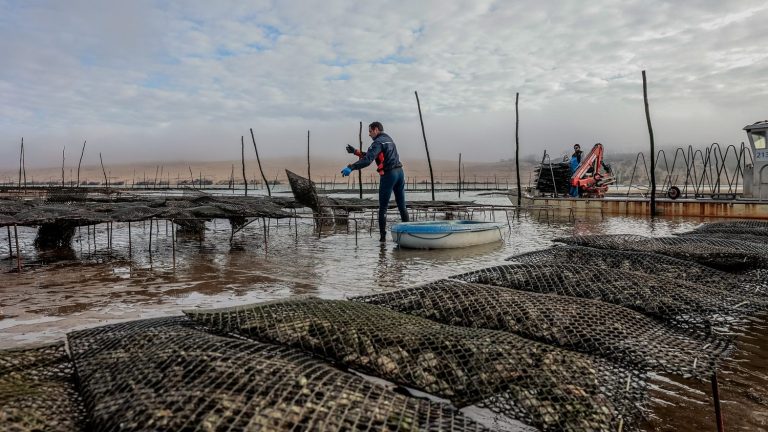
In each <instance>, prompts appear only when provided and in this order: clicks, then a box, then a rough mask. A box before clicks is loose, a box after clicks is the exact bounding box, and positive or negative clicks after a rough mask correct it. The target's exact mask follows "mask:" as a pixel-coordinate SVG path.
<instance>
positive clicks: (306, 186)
mask: <svg viewBox="0 0 768 432" xmlns="http://www.w3.org/2000/svg"><path fill="white" fill-rule="evenodd" d="M285 174H286V176H288V183H289V184H290V185H291V191H292V192H293V197H294V198H296V201H298V202H300V203H301V204H303V205H305V206H307V207H309V208H311V209H312V210H313V211H315V212H316V213H320V212H321V208H322V207H323V202H322V201H321V198H320V196H318V194H317V189H315V184H314V183H313V182H312V181H311V180H309V179H307V178H304V177H302V176H300V175H298V174H296V173H294V172H291V171H288V170H285ZM326 200H327V198H326Z"/></svg>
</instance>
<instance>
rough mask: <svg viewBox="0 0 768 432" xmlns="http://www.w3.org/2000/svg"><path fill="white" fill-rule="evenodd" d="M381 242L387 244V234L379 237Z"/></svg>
mask: <svg viewBox="0 0 768 432" xmlns="http://www.w3.org/2000/svg"><path fill="white" fill-rule="evenodd" d="M379 241H380V242H381V243H385V242H386V241H387V233H386V232H383V233H381V235H380V236H379Z"/></svg>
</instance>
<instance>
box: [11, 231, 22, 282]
mask: <svg viewBox="0 0 768 432" xmlns="http://www.w3.org/2000/svg"><path fill="white" fill-rule="evenodd" d="M13 236H14V237H16V269H17V270H18V271H19V273H21V249H20V248H19V231H18V230H17V229H16V224H13Z"/></svg>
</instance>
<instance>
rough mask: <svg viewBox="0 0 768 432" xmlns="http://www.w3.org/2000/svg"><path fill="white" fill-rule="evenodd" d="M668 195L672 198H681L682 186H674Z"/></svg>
mask: <svg viewBox="0 0 768 432" xmlns="http://www.w3.org/2000/svg"><path fill="white" fill-rule="evenodd" d="M667 196H668V197H669V199H672V200H676V199H678V198H680V188H678V187H677V186H672V187H671V188H669V190H668V191H667Z"/></svg>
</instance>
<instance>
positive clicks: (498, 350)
mask: <svg viewBox="0 0 768 432" xmlns="http://www.w3.org/2000/svg"><path fill="white" fill-rule="evenodd" d="M185 313H187V315H188V316H190V317H191V318H193V319H194V320H196V321H198V322H200V323H203V324H205V325H207V326H210V327H212V328H213V329H217V330H223V331H228V332H234V333H236V334H238V335H242V336H245V337H248V338H254V339H259V340H262V341H269V342H276V343H280V344H285V345H288V346H293V347H300V348H302V349H304V350H306V351H309V352H312V353H314V354H316V355H319V356H322V357H324V358H326V359H329V360H332V361H334V362H336V363H338V364H341V365H344V366H347V367H350V368H354V369H356V370H359V371H361V372H364V373H367V374H370V375H374V376H377V377H380V378H384V379H386V380H389V381H391V382H394V383H397V384H400V385H404V386H407V387H411V388H415V389H418V390H421V391H425V392H427V393H430V394H432V395H436V396H439V397H443V398H446V399H449V400H450V401H452V402H453V403H454V404H455V405H457V406H460V407H464V406H467V405H479V406H483V407H486V408H488V409H491V410H492V411H495V412H497V413H500V414H502V415H505V416H507V417H510V418H514V419H517V420H520V421H523V422H525V423H528V424H530V425H533V426H536V427H539V428H541V429H544V430H606V429H617V428H618V425H619V424H620V423H623V424H624V426H625V428H626V426H627V425H628V424H631V421H629V420H630V419H631V418H633V417H634V416H635V415H637V414H638V411H639V410H638V408H637V407H638V404H639V403H640V402H641V401H642V399H643V395H644V384H645V377H644V376H642V375H641V374H638V373H636V372H630V371H628V370H627V369H625V368H623V367H621V366H619V365H617V364H615V363H613V362H608V361H605V360H602V359H597V358H593V357H590V356H586V355H584V354H581V353H576V352H572V351H567V350H563V349H559V348H556V347H552V346H549V345H545V344H541V343H538V342H534V341H530V340H527V339H523V338H521V337H519V336H516V335H513V334H511V333H508V332H500V331H493V330H485V329H473V328H466V327H454V326H447V325H443V324H439V323H436V322H433V321H430V320H426V319H423V318H419V317H415V316H411V315H406V314H401V313H398V312H395V311H392V310H389V309H386V308H383V307H379V306H375V305H369V304H365V303H359V302H350V301H343V300H321V299H317V298H306V297H305V298H298V299H288V300H284V301H278V302H267V303H260V304H254V305H248V306H240V307H235V308H226V309H214V310H195V311H185Z"/></svg>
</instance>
